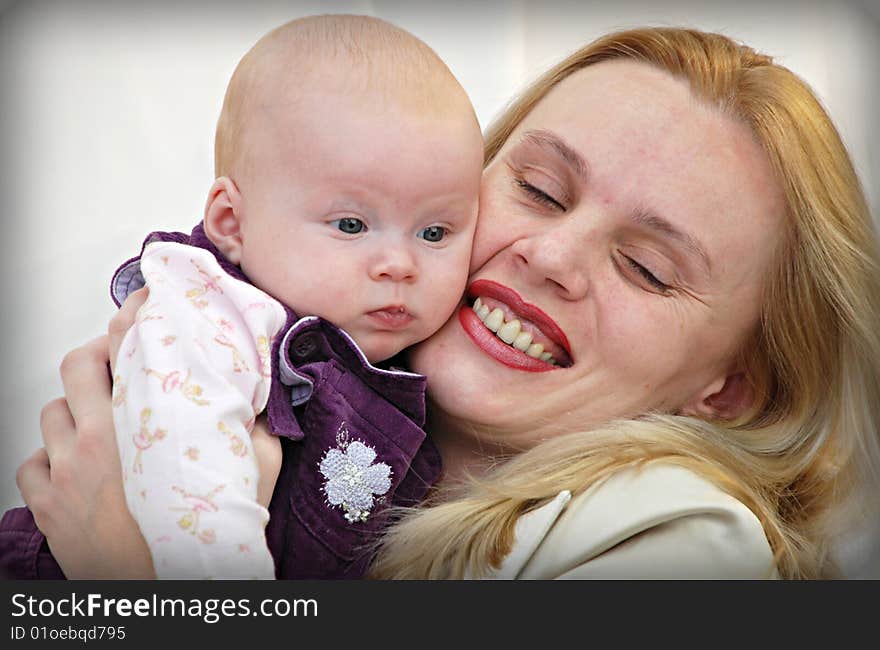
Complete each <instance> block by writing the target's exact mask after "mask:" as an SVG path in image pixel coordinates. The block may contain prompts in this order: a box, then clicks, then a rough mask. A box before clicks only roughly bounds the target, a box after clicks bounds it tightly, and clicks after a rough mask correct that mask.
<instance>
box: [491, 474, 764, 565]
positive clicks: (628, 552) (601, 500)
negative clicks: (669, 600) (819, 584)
mask: <svg viewBox="0 0 880 650" xmlns="http://www.w3.org/2000/svg"><path fill="white" fill-rule="evenodd" d="M515 532H516V541H515V543H514V546H513V548H512V550H511V552H510V554H509V555H508V556H507V558H506V559H505V561H504V562H503V564H502V566H501V567H500V569H499V570H497V571H495V572H494V574H493V575H492V576H491V577H494V578H499V579H542V580H543V579H554V578H569V579H588V578H599V579H653V578H668V579H676V578H680V579H697V578H708V579H733V578H736V579H761V578H775V577H777V573H776V569H775V565H774V562H773V554H772V552H771V550H770V545H769V543H768V542H767V538H766V536H765V535H764V530H763V529H762V527H761V524H760V522H759V521H758V519H757V517H755V515H754V514H753V513H752V512H751V511H750V510H749V509H748V508H746V507H745V506H744V505H743V504H742V503H741V502H739V501H737V500H736V499H734V498H733V497H731V496H730V495H728V494H727V493H725V492H722V491H721V490H720V489H719V488H718V487H716V486H715V485H714V484H712V483H710V482H708V481H707V480H705V479H703V478H701V477H700V476H698V475H697V474H695V473H693V472H691V471H689V470H687V469H684V468H680V467H676V466H672V465H659V464H658V465H653V466H648V467H645V468H643V469H642V470H640V471H639V470H625V471H621V472H619V473H618V474H616V475H614V476H613V477H611V478H610V479H609V480H608V481H606V482H605V483H602V484H601V485H599V486H597V487H595V488H591V489H590V490H587V491H586V492H584V493H583V494H580V495H578V496H577V497H575V498H573V499H572V498H571V494H570V493H569V492H568V491H563V492H560V493H559V495H558V496H557V497H556V499H554V500H553V501H552V502H550V503H548V504H546V505H544V506H542V507H541V508H538V509H537V510H534V511H532V512H530V513H528V514H526V515H524V516H523V517H521V518H520V520H519V521H518V522H517V525H516V529H515Z"/></svg>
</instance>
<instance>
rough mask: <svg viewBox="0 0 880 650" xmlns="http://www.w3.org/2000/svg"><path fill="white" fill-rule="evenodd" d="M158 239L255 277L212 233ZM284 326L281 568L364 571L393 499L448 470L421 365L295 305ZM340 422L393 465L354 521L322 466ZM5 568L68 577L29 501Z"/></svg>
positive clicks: (274, 423)
mask: <svg viewBox="0 0 880 650" xmlns="http://www.w3.org/2000/svg"><path fill="white" fill-rule="evenodd" d="M151 241H175V242H180V243H184V244H189V245H191V246H198V247H201V248H205V249H207V250H209V251H211V252H212V253H213V254H214V255H215V257H216V258H217V260H218V261H219V263H220V265H221V266H222V267H223V269H224V270H225V271H226V272H227V273H229V274H230V275H231V276H233V277H235V278H238V279H240V280H243V281H245V282H248V279H247V278H246V277H245V275H244V274H243V273H242V271H241V269H240V268H238V267H237V266H235V265H233V264H232V263H230V262H229V261H228V260H226V259H225V258H224V257H223V255H222V254H221V253H220V252H219V251H218V250H217V249H216V248H215V247H214V245H213V244H212V243H211V242H210V240H208V238H207V237H206V236H205V232H204V230H203V229H202V226H201V224H199V225H198V226H196V227H195V229H194V230H193V231H192V233H191V234H190V235H186V234H184V233H152V234H151V235H150V236H149V237H148V238H147V240H146V241H145V242H144V245H146V244H147V243H149V242H151ZM143 283H144V282H143V277H142V276H141V275H140V257H139V256H138V257H135V258H132V259H130V260H128V261H127V262H126V263H125V264H123V265H122V266H121V267H120V268H119V270H118V271H117V272H116V274H115V275H114V276H113V281H112V283H111V294H112V296H113V299H114V301H115V302H116V303H117V305H118V304H121V302H122V300H124V299H125V297H126V296H127V295H128V294H129V293H131V292H132V291H134V290H135V289H138V288H140V287H141V286H143ZM285 332H286V333H283V334H282V335H279V336H278V337H277V338H276V340H275V344H274V347H273V350H272V359H273V364H272V384H271V388H270V393H269V402H268V405H267V411H268V419H269V425H270V427H271V429H272V432H273V433H274V434H275V435H277V436H279V437H280V439H281V447H282V450H283V461H282V465H281V473H280V475H279V476H278V481H277V483H276V486H275V492H274V494H273V496H272V502H271V504H270V505H269V513H270V519H269V524H268V526H267V527H266V539H267V542H268V545H269V549H270V550H271V552H272V556H273V558H274V559H275V575H276V577H278V578H282V579H288V578H301V579H309V578H311V579H318V578H344V579H353V578H360V577H362V576H363V575H364V572H365V571H366V569H367V567H368V566H369V563H370V560H371V559H372V555H371V542H373V541H374V540H375V538H376V536H377V535H378V533H379V532H381V530H382V529H383V527H384V526H385V525H386V524H387V523H388V516H387V506H388V504H393V505H414V504H416V503H418V502H419V501H420V500H421V499H422V498H424V496H425V494H426V492H427V490H428V488H429V487H430V486H431V485H432V484H433V483H434V482H435V481H436V479H437V477H438V476H439V474H440V467H441V465H440V456H439V454H438V452H437V450H436V448H435V447H434V445H433V443H432V442H431V441H430V440H429V439H428V438H427V437H426V436H425V432H424V431H423V429H422V426H423V425H424V423H425V384H426V380H425V378H424V377H422V376H420V375H414V374H411V373H407V372H403V371H400V370H382V369H379V368H376V367H374V366H372V365H370V364H369V363H368V362H367V361H366V359H365V358H364V357H363V355H362V353H361V352H360V351H359V350H358V349H357V347H356V346H355V344H354V342H353V341H352V340H351V338H350V337H349V336H348V335H347V334H345V333H344V332H343V331H342V330H340V329H338V328H337V327H335V326H333V325H331V324H330V323H328V322H326V321H324V320H322V319H319V318H315V317H309V318H302V319H299V318H297V316H296V314H294V312H293V311H292V310H290V309H287V323H286V325H285ZM341 425H345V427H346V428H347V429H348V432H349V436H350V438H351V440H361V441H362V442H363V443H365V444H366V445H369V446H370V447H372V448H373V449H375V450H376V454H377V455H376V460H375V462H384V463H387V464H388V465H390V466H391V487H390V488H389V490H388V492H387V493H386V494H385V495H384V502H383V503H381V504H377V505H376V506H375V507H374V508H373V510H372V512H371V514H370V515H369V517H368V518H367V519H366V521H363V522H355V523H349V522H348V521H347V520H346V519H345V517H344V515H343V512H342V510H341V508H338V507H334V506H331V505H330V504H329V503H328V502H327V500H326V497H325V493H324V491H323V483H324V477H323V475H322V474H321V473H320V471H319V470H318V465H319V463H320V461H321V458H322V457H323V456H324V454H325V453H326V452H327V450H328V449H332V448H336V447H337V446H338V445H337V440H336V434H337V431H338V430H339V428H340V426H341ZM0 577H5V578H14V579H59V578H63V577H64V574H63V572H62V571H61V568H60V567H59V566H58V564H57V563H56V562H55V559H54V558H53V557H52V555H51V553H50V552H49V548H48V545H47V544H46V539H45V537H44V536H43V535H42V533H40V531H39V530H37V527H36V525H35V524H34V519H33V516H32V515H31V512H30V510H28V509H27V508H15V509H12V510H9V511H8V512H6V513H5V514H4V515H3V519H2V521H0Z"/></svg>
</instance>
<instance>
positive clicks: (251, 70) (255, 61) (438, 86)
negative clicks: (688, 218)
mask: <svg viewBox="0 0 880 650" xmlns="http://www.w3.org/2000/svg"><path fill="white" fill-rule="evenodd" d="M316 85H320V86H321V87H325V88H326V87H331V86H332V87H335V88H336V89H338V90H343V91H344V92H345V93H346V94H349V95H353V94H355V93H358V94H359V95H358V97H359V99H364V100H366V99H369V100H370V101H372V102H382V101H386V102H387V101H389V100H392V101H394V102H396V103H397V104H400V105H405V106H406V107H407V108H410V109H412V110H417V111H420V112H423V113H427V114H429V115H436V114H438V112H440V111H442V110H449V109H453V110H460V109H463V110H466V111H470V114H471V116H473V119H474V123H475V124H476V115H475V114H474V111H473V108H472V107H471V105H470V101H469V100H468V98H467V95H466V93H465V92H464V89H463V88H462V87H461V85H460V84H459V83H458V81H457V80H456V79H455V77H454V76H453V74H452V72H450V70H449V68H448V67H447V66H446V64H445V63H444V62H443V60H442V59H440V57H439V56H437V54H436V53H435V52H434V50H432V49H431V48H430V47H429V46H428V45H427V44H426V43H424V42H423V41H421V40H420V39H418V38H416V37H415V36H413V35H412V34H410V33H409V32H407V31H405V30H403V29H400V28H399V27H396V26H394V25H392V24H390V23H387V22H385V21H384V20H381V19H379V18H373V17H371V16H356V15H346V14H338V15H320V16H306V17H304V18H298V19H296V20H291V21H290V22H287V23H285V24H283V25H281V26H279V27H276V28H275V29H273V30H272V31H270V32H269V33H268V34H266V35H265V36H263V37H262V38H261V39H260V40H259V41H257V43H256V44H255V45H254V46H253V47H252V48H251V49H250V50H249V51H248V52H247V53H246V54H245V55H244V56H243V57H242V59H241V61H239V63H238V65H237V66H236V68H235V71H234V72H233V74H232V78H231V79H230V81H229V85H228V87H227V89H226V95H225V97H224V100H223V108H222V109H221V112H220V118H219V120H218V122H217V131H216V134H215V139H214V173H215V175H216V176H218V177H219V176H230V177H232V176H234V172H235V171H236V165H237V164H238V163H240V162H241V161H242V159H243V158H244V157H245V156H246V153H247V148H246V143H245V138H244V135H245V133H246V128H247V126H248V123H249V122H250V121H253V120H260V119H278V116H277V115H271V114H266V113H263V114H260V112H259V110H260V109H262V110H264V111H265V109H266V108H267V107H268V104H269V102H270V101H271V100H270V98H269V94H270V92H279V93H284V95H283V96H284V100H285V102H286V106H293V105H294V104H295V102H296V98H297V97H298V96H299V95H300V94H302V93H303V92H304V91H306V90H308V89H309V88H310V87H312V86H316ZM373 105H375V104H373Z"/></svg>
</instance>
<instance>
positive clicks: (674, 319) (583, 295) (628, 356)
mask: <svg viewBox="0 0 880 650" xmlns="http://www.w3.org/2000/svg"><path fill="white" fill-rule="evenodd" d="M783 213H784V207H783V201H782V195H781V192H780V190H779V188H778V186H777V184H776V182H775V181H774V180H773V174H772V171H771V169H770V165H769V162H768V161H767V160H766V158H765V156H764V154H763V152H762V150H761V148H760V146H759V145H758V144H757V143H756V142H755V141H754V140H753V139H752V137H751V134H750V132H749V131H748V129H747V128H746V127H744V126H742V125H740V124H738V123H736V122H734V121H732V120H731V119H730V118H728V117H726V116H724V115H722V114H721V113H720V112H719V111H718V110H716V109H713V108H709V107H706V106H704V105H702V104H701V103H700V102H699V101H698V100H697V99H695V98H694V96H693V95H692V94H691V92H690V90H689V89H688V86H687V84H686V82H684V81H680V80H677V79H675V78H673V77H671V76H670V75H668V74H666V73H664V72H661V71H658V70H656V69H654V68H652V67H649V66H647V65H645V64H641V63H635V62H628V61H614V62H604V63H601V64H598V65H593V66H590V67H588V68H585V69H583V70H581V71H579V72H577V73H575V74H573V75H572V76H570V77H569V78H567V79H566V80H565V81H563V82H561V83H560V84H559V85H558V86H556V87H555V88H554V89H553V90H552V91H551V92H550V93H549V94H548V95H547V96H546V97H545V98H544V99H543V100H542V101H541V102H540V103H539V104H538V105H537V106H536V107H535V108H534V110H532V112H531V113H530V114H529V115H528V116H527V117H526V118H525V119H524V120H523V122H522V123H521V124H520V125H519V126H518V127H517V129H516V130H515V131H514V132H513V134H512V135H511V137H510V138H509V139H508V141H507V143H506V144H505V146H504V147H503V148H502V150H501V151H500V152H499V153H498V155H497V156H496V158H495V159H494V160H493V162H492V163H491V164H490V165H489V166H488V167H487V168H486V170H485V172H484V175H483V183H482V188H481V200H480V216H479V222H478V226H477V232H476V238H475V241H474V251H473V258H472V263H471V276H470V279H469V282H468V286H469V295H468V297H467V298H466V303H465V305H464V306H463V307H461V309H460V310H459V313H457V314H456V315H454V316H453V317H452V318H451V319H450V320H449V321H448V322H447V323H446V325H445V326H444V327H443V328H442V329H441V330H440V331H439V332H438V333H437V334H435V335H434V336H433V337H431V338H430V339H429V340H428V341H426V342H424V343H422V344H421V345H419V346H418V347H417V348H415V349H414V350H413V352H412V355H411V363H412V366H413V369H414V370H416V371H418V372H420V373H423V374H425V375H427V376H428V378H429V393H430V396H431V398H432V402H433V406H434V408H435V409H439V412H440V413H441V414H442V416H443V420H444V424H445V425H446V426H449V425H450V424H453V425H454V424H456V423H458V424H464V425H468V426H470V427H473V428H475V430H477V431H479V432H481V433H480V435H481V436H482V437H484V438H487V439H492V438H494V439H495V440H496V441H499V442H504V443H506V444H511V445H514V446H516V447H518V448H524V447H528V446H530V445H531V444H534V443H536V442H538V441H539V440H541V439H544V438H546V437H548V436H551V435H554V434H556V433H559V432H568V431H573V430H581V429H583V428H584V427H586V426H589V425H594V424H597V423H600V422H603V421H606V420H609V419H612V418H615V417H625V416H632V415H636V414H640V413H645V412H648V411H661V412H684V413H693V414H702V415H707V416H715V415H724V414H725V413H723V411H724V409H725V408H726V409H728V410H729V409H730V408H734V410H735V404H734V405H733V406H732V407H731V404H730V403H729V401H730V399H733V401H734V402H736V400H737V398H740V399H741V398H742V397H743V394H742V393H739V394H737V392H736V390H733V389H731V388H730V387H731V386H736V385H737V382H736V381H735V379H736V377H737V374H736V373H737V371H738V370H739V368H737V366H736V362H735V359H736V352H737V350H738V349H739V347H740V346H741V345H742V343H743V342H744V340H745V338H746V337H747V335H748V334H749V333H750V331H751V330H752V328H753V327H754V326H755V325H756V323H757V319H758V317H759V310H760V299H761V291H762V281H763V279H764V277H765V275H766V273H767V271H768V268H769V264H770V262H771V259H772V256H773V254H774V249H775V246H776V245H777V243H778V241H779V238H780V233H781V224H782V215H783ZM478 296H479V297H482V298H483V300H482V301H481V302H484V303H487V305H488V307H489V308H490V309H495V308H498V309H501V311H502V313H503V315H504V320H505V321H511V320H513V319H517V320H519V321H520V324H521V327H522V332H528V333H530V334H532V343H531V344H534V343H536V342H537V343H543V344H544V348H545V351H550V352H551V353H552V354H553V356H554V358H555V359H556V360H557V362H558V365H556V366H551V365H549V364H547V363H545V362H542V361H540V357H539V358H538V360H537V361H535V359H533V358H532V357H529V356H528V355H526V354H525V353H522V352H520V351H519V350H517V349H516V348H515V347H512V346H510V345H508V344H507V343H505V342H503V341H501V340H500V339H498V338H497V336H496V335H495V334H493V333H492V332H491V331H490V330H489V329H488V328H487V327H486V325H485V324H484V323H482V322H481V321H480V320H479V319H478V318H477V317H476V315H475V313H474V312H473V311H472V309H471V306H472V305H473V299H474V298H475V297H478ZM496 318H497V317H496ZM510 330H513V331H514V332H515V330H516V327H515V326H511V328H508V332H507V334H508V336H507V338H510V334H511V331H510ZM526 338H527V337H526ZM525 342H526V341H525V340H521V341H520V347H522V344H523V343H525ZM514 343H516V342H515V341H514ZM534 351H535V350H533V352H534ZM725 385H726V386H728V389H727V392H725V390H723V388H724V386H725ZM731 391H732V397H731V395H730V393H731ZM728 398H729V399H728ZM724 399H728V403H727V404H726V406H719V404H721V405H724V404H725V402H724ZM714 409H721V411H722V412H720V413H719V412H713V410H714Z"/></svg>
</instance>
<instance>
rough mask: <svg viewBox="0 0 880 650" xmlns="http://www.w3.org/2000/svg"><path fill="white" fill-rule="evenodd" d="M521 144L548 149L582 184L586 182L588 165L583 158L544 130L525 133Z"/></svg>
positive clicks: (557, 137) (551, 132)
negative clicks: (563, 162)
mask: <svg viewBox="0 0 880 650" xmlns="http://www.w3.org/2000/svg"><path fill="white" fill-rule="evenodd" d="M522 139H523V142H531V143H532V144H535V145H537V146H539V147H541V148H542V149H550V150H552V151H553V152H554V153H556V155H558V156H559V157H560V158H562V159H563V160H564V161H565V162H566V163H568V165H569V166H570V167H571V168H572V169H574V171H575V173H576V174H577V175H578V176H579V177H580V179H581V180H582V181H584V182H586V181H587V176H588V175H589V165H587V161H586V160H584V157H583V156H581V155H580V154H579V153H578V152H577V151H575V150H574V149H572V148H571V147H570V146H569V145H568V144H567V143H566V142H565V140H563V139H562V138H560V137H559V136H558V135H556V134H555V133H553V131H548V130H546V129H538V130H534V131H526V132H525V134H524V135H523V138H522Z"/></svg>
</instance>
